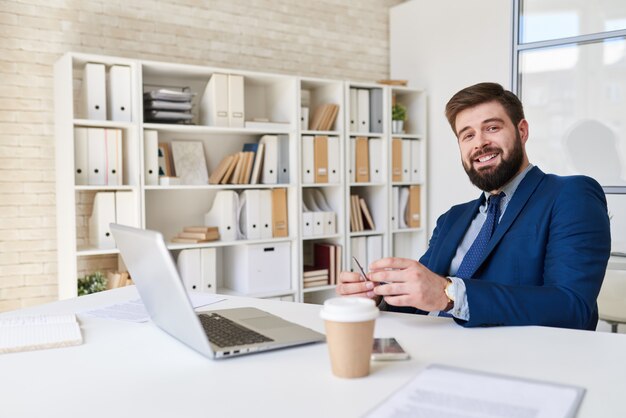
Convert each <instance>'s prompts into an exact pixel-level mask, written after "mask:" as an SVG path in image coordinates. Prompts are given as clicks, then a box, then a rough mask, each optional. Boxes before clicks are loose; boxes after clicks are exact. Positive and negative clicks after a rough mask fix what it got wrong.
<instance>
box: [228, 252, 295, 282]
mask: <svg viewBox="0 0 626 418" xmlns="http://www.w3.org/2000/svg"><path fill="white" fill-rule="evenodd" d="M222 259H223V262H224V269H223V270H224V272H225V273H224V285H225V286H226V287H227V288H229V289H232V290H234V291H236V292H240V293H243V294H254V293H257V294H258V293H265V292H282V291H288V290H289V289H290V288H291V243H289V242H280V243H273V244H254V245H236V246H232V247H226V248H224V255H223V257H222Z"/></svg>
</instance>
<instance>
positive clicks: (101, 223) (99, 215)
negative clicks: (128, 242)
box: [89, 192, 115, 249]
mask: <svg viewBox="0 0 626 418" xmlns="http://www.w3.org/2000/svg"><path fill="white" fill-rule="evenodd" d="M114 222H115V193H114V192H98V193H96V195H95V196H94V200H93V209H92V211H91V216H90V217H89V244H91V245H93V246H94V247H96V248H101V249H109V248H115V241H114V240H113V235H112V234H111V231H110V230H109V224H110V223H114Z"/></svg>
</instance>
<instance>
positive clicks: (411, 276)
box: [368, 258, 448, 312]
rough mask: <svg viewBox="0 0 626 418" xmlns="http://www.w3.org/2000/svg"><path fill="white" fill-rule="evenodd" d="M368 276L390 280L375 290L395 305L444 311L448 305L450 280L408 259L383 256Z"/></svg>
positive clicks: (372, 279) (380, 280)
mask: <svg viewBox="0 0 626 418" xmlns="http://www.w3.org/2000/svg"><path fill="white" fill-rule="evenodd" d="M369 267H370V273H368V276H369V279H370V280H371V281H374V282H387V284H381V285H379V286H375V287H374V288H373V289H372V292H373V293H374V294H376V295H380V296H383V297H384V298H385V302H387V303H389V304H390V305H394V306H412V307H414V308H418V309H421V310H424V311H429V312H430V311H441V310H443V309H445V308H446V306H447V304H448V297H447V296H446V293H445V287H446V283H447V280H446V279H445V278H444V277H442V276H439V275H438V274H435V273H433V272H432V271H430V270H428V269H427V268H426V267H424V266H423V265H422V264H420V263H419V262H417V261H415V260H410V259H408V258H382V259H380V260H377V261H375V262H373V263H372V264H371V265H370V266H369Z"/></svg>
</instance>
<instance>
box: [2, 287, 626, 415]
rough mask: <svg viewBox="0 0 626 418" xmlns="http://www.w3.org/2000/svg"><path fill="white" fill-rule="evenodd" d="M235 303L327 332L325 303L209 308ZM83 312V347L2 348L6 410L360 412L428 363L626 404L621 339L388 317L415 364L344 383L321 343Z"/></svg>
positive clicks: (385, 332) (380, 332)
mask: <svg viewBox="0 0 626 418" xmlns="http://www.w3.org/2000/svg"><path fill="white" fill-rule="evenodd" d="M130 297H136V291H135V289H134V287H129V288H123V289H118V290H114V291H108V292H103V293H100V294H96V295H90V296H86V297H82V298H78V299H72V300H67V301H61V302H56V303H52V304H49V305H44V306H40V307H37V308H33V309H28V310H23V311H18V312H11V313H7V314H6V315H14V314H27V313H52V312H56V313H67V312H75V311H80V310H84V309H87V308H90V307H97V306H104V305H107V304H109V303H113V302H117V301H121V300H125V299H128V298H130ZM238 306H256V307H259V308H261V309H265V310H267V311H269V312H272V313H275V314H277V315H280V316H283V317H284V318H286V319H289V320H291V321H293V322H297V323H300V324H302V325H305V326H308V327H311V328H313V329H316V330H318V331H323V322H322V320H321V319H319V316H318V312H319V308H320V307H319V306H318V305H306V304H296V303H289V302H276V301H268V300H258V299H247V298H237V297H227V300H225V301H222V302H219V303H217V304H215V305H211V306H209V307H207V309H209V308H213V309H218V308H219V309H221V308H225V307H238ZM79 319H80V320H81V328H82V331H83V336H84V340H85V342H84V344H83V345H81V346H77V347H69V348H61V349H54V350H43V351H34V352H26V353H14V354H4V355H0V371H1V373H2V378H1V379H0V399H1V404H0V416H2V417H5V416H6V417H13V418H16V417H42V416H65V417H87V416H89V417H108V418H111V417H118V416H129V417H133V416H136V417H174V416H178V417H206V416H215V417H230V416H235V417H250V416H260V417H264V416H273V417H293V416H298V417H299V418H300V417H309V416H311V417H338V416H341V417H357V416H361V415H363V414H364V413H366V412H367V411H369V410H370V409H371V408H373V407H374V406H375V405H377V404H378V403H380V402H381V401H383V400H384V399H385V398H387V397H388V396H389V395H391V394H392V393H393V392H394V391H395V390H396V389H398V388H400V387H401V386H402V385H403V384H405V383H406V382H408V381H409V380H410V379H411V378H412V377H413V376H415V375H416V374H417V373H418V372H419V371H420V370H421V369H422V368H423V367H424V366H426V365H427V364H430V363H440V364H447V365H452V366H458V367H465V368H469V369H474V370H482V371H488V372H495V373H503V374H508V375H513V376H520V377H526V378H531V379H539V380H547V381H552V382H560V383H566V384H572V385H577V386H582V387H585V388H586V389H587V392H586V394H585V397H584V399H583V402H582V405H581V408H580V411H579V415H578V416H579V417H593V418H598V417H612V416H624V410H625V409H626V402H625V401H624V398H623V397H624V394H626V362H625V361H624V353H626V335H616V334H609V333H594V332H588V331H571V330H563V329H554V328H544V327H501V328H481V329H464V328H462V327H460V326H458V325H456V324H455V323H454V322H452V321H451V320H450V319H447V318H433V317H425V316H419V315H403V314H393V313H383V314H382V315H381V316H380V317H379V319H378V320H377V323H376V331H375V334H376V336H377V337H391V336H393V337H396V338H397V339H398V340H399V341H400V343H401V344H402V345H403V346H404V348H405V350H406V351H408V352H409V353H410V354H411V357H412V358H411V360H409V361H398V362H375V363H372V373H371V374H370V376H368V377H366V378H362V379H353V380H344V379H339V378H336V377H334V376H333V375H332V374H331V372H330V365H329V360H328V355H327V352H326V350H327V348H326V344H314V345H308V346H302V347H296V348H290V349H285V350H278V351H272V352H265V353H259V354H254V355H250V356H243V357H236V358H231V359H227V360H219V361H212V360H209V359H206V358H204V357H202V356H201V355H199V354H197V353H196V352H194V351H192V350H190V349H189V348H187V347H186V346H184V345H182V344H181V343H179V342H178V341H176V340H174V339H173V338H171V337H169V336H168V335H166V334H165V333H163V332H161V331H160V330H159V329H158V328H156V327H155V326H154V325H153V324H151V323H146V324H134V323H127V322H121V321H107V320H102V319H92V318H87V317H84V316H81V315H79ZM61 414H62V415H61Z"/></svg>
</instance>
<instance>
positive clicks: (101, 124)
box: [74, 119, 136, 129]
mask: <svg viewBox="0 0 626 418" xmlns="http://www.w3.org/2000/svg"><path fill="white" fill-rule="evenodd" d="M74 126H84V127H87V128H110V129H114V128H118V129H131V128H134V127H135V126H136V125H135V123H134V122H118V121H114V120H91V119H74Z"/></svg>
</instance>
